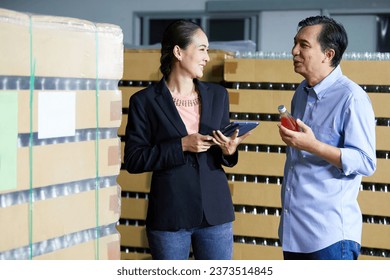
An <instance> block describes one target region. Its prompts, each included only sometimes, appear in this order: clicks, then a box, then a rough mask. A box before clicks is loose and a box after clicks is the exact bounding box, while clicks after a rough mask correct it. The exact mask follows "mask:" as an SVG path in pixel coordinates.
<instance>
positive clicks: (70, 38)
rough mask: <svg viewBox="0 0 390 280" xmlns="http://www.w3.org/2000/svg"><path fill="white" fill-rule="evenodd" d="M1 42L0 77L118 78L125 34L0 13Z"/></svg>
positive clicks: (96, 26) (99, 26) (110, 28)
mask: <svg viewBox="0 0 390 280" xmlns="http://www.w3.org/2000/svg"><path fill="white" fill-rule="evenodd" d="M30 31H31V32H30ZM0 38H2V43H1V45H0V53H2V54H3V55H2V56H1V57H0V75H6V76H35V77H41V76H43V77H68V78H69V77H77V78H91V79H95V78H97V77H98V78H99V79H117V80H119V79H121V77H122V73H123V34H122V30H121V28H120V27H119V26H116V25H112V24H101V23H93V22H89V21H86V20H82V19H76V18H68V17H55V16H46V15H35V14H27V13H19V12H16V11H11V10H6V9H0ZM4 54H7V55H4ZM32 72H33V73H32Z"/></svg>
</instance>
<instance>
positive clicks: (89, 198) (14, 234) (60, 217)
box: [0, 185, 120, 252]
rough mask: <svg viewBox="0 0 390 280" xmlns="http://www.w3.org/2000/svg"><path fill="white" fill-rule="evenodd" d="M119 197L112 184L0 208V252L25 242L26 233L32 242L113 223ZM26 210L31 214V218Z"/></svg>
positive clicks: (117, 212) (118, 204)
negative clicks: (0, 228)
mask: <svg viewBox="0 0 390 280" xmlns="http://www.w3.org/2000/svg"><path fill="white" fill-rule="evenodd" d="M97 197H98V199H99V200H98V202H96V198H97ZM119 198H120V188H119V187H118V186H116V185H115V186H111V187H106V188H102V189H99V190H90V191H86V192H80V193H77V194H73V195H68V196H59V197H55V198H52V199H45V200H39V201H35V202H33V203H32V205H30V203H23V204H17V205H13V206H10V207H6V208H0V220H1V221H2V234H1V237H0V240H1V242H0V252H3V251H7V250H11V249H14V248H19V247H23V246H27V245H28V244H29V242H30V241H29V236H30V233H31V234H32V235H31V236H32V238H33V239H32V243H36V242H42V241H44V240H48V239H52V238H55V237H60V236H63V235H66V234H70V233H74V232H78V231H82V230H85V229H89V228H93V227H96V226H97V225H108V224H111V223H115V222H116V221H117V220H118V219H119V215H120V200H119ZM31 206H32V208H30V207H31ZM97 206H98V209H97V208H96V207H97ZM29 211H31V212H29ZM29 213H31V214H32V217H31V220H30V217H29ZM97 217H98V224H97V220H96V219H97ZM16 221H17V222H16ZM31 222H32V223H31ZM30 231H31V232H30Z"/></svg>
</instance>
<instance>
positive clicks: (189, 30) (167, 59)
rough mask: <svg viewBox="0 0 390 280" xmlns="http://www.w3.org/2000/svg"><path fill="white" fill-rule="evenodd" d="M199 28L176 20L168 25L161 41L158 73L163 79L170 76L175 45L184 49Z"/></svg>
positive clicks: (188, 22) (186, 21)
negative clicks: (159, 72)
mask: <svg viewBox="0 0 390 280" xmlns="http://www.w3.org/2000/svg"><path fill="white" fill-rule="evenodd" d="M198 29H201V27H200V26H199V25H197V24H195V23H193V22H191V21H188V20H177V21H174V22H173V23H171V24H170V25H168V27H167V28H166V29H165V31H164V34H163V38H162V40H161V57H160V71H161V73H162V74H163V75H164V77H165V78H168V77H169V75H170V74H171V70H172V63H173V61H174V59H175V57H174V55H173V48H174V47H175V46H176V45H177V46H179V47H180V48H182V49H185V48H186V47H187V46H188V45H189V44H190V43H191V41H192V36H193V35H194V33H195V32H196V31H197V30H198Z"/></svg>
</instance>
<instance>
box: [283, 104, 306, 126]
mask: <svg viewBox="0 0 390 280" xmlns="http://www.w3.org/2000/svg"><path fill="white" fill-rule="evenodd" d="M278 111H279V113H280V122H281V123H282V125H283V126H284V127H286V128H288V129H291V130H294V131H301V130H300V128H299V126H298V124H297V122H296V120H295V119H294V117H293V116H291V114H290V112H289V111H287V109H286V107H285V106H284V105H279V106H278Z"/></svg>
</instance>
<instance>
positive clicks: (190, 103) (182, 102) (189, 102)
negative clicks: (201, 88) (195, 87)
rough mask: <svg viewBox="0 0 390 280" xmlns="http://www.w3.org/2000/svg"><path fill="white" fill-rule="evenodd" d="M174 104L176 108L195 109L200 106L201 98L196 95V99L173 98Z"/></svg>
mask: <svg viewBox="0 0 390 280" xmlns="http://www.w3.org/2000/svg"><path fill="white" fill-rule="evenodd" d="M172 99H173V103H175V105H176V107H194V106H197V105H199V96H198V95H196V98H195V99H179V98H176V97H173V96H172Z"/></svg>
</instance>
